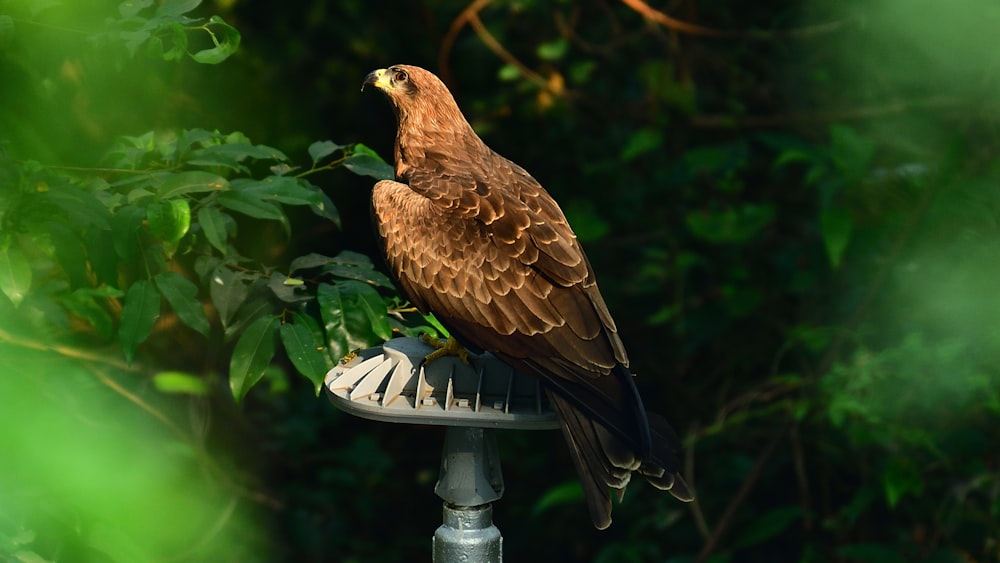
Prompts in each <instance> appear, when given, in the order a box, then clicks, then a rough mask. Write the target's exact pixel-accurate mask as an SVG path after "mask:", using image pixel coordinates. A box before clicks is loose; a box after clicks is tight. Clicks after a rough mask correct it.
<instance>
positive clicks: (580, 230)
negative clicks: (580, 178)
mask: <svg viewBox="0 0 1000 563" xmlns="http://www.w3.org/2000/svg"><path fill="white" fill-rule="evenodd" d="M565 213H566V218H567V219H568V220H569V224H570V225H573V231H574V232H575V233H576V236H577V238H578V239H580V241H581V242H587V241H592V240H598V239H601V238H604V236H605V235H607V234H608V231H609V230H610V226H609V225H608V222H607V220H605V219H604V217H602V216H601V212H600V211H599V210H598V209H597V207H596V206H595V205H594V202H593V201H591V200H589V199H582V198H574V199H571V200H570V201H569V204H568V205H567V206H566V207H565Z"/></svg>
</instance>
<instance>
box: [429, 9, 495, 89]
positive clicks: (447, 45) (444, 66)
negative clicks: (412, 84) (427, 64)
mask: <svg viewBox="0 0 1000 563" xmlns="http://www.w3.org/2000/svg"><path fill="white" fill-rule="evenodd" d="M492 1H493V0H474V1H473V2H472V3H471V4H469V5H468V6H466V7H465V9H464V10H462V12H461V13H460V14H458V16H457V17H456V18H455V20H454V21H452V22H451V27H449V28H448V33H446V34H445V35H444V39H442V40H441V51H440V52H439V53H438V72H440V73H441V80H443V81H444V83H445V84H448V85H451V84H452V79H451V78H452V77H451V70H449V67H448V56H449V55H451V48H452V47H453V46H454V45H455V38H457V37H458V33H459V32H460V31H462V28H463V27H465V26H466V24H468V23H469V18H471V17H473V16H474V15H475V14H478V13H479V11H480V10H482V9H483V8H485V7H486V6H488V5H489V4H490V2H492Z"/></svg>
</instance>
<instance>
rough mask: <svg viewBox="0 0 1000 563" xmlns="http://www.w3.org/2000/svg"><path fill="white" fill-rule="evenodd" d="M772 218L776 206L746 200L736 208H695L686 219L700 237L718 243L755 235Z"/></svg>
mask: <svg viewBox="0 0 1000 563" xmlns="http://www.w3.org/2000/svg"><path fill="white" fill-rule="evenodd" d="M773 218H774V207H773V206H771V205H756V204H746V205H743V206H742V207H739V208H736V209H733V208H728V209H723V210H712V211H707V210H706V211H693V212H691V213H688V214H687V215H686V216H685V221H686V223H687V226H688V228H689V229H690V230H691V233H692V234H693V235H695V236H696V237H698V238H701V239H703V240H706V241H708V242H714V243H719V244H740V243H743V242H746V241H748V240H750V239H751V238H753V237H754V236H756V235H757V234H758V233H759V232H760V231H761V230H763V229H764V228H765V227H766V226H768V225H769V224H770V223H771V220H772V219H773Z"/></svg>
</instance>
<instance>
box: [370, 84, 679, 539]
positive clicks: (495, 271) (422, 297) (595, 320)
mask: <svg viewBox="0 0 1000 563" xmlns="http://www.w3.org/2000/svg"><path fill="white" fill-rule="evenodd" d="M365 84H366V85H373V86H375V87H376V88H378V89H379V90H381V91H382V92H383V93H385V95H386V96H387V97H388V98H389V101H391V102H392V105H393V107H394V108H395V110H396V118H397V120H398V128H397V131H396V147H395V159H396V168H395V173H396V180H395V181H393V180H382V181H380V182H378V183H377V184H375V189H374V191H373V193H372V213H373V216H374V220H375V223H376V226H377V229H378V233H379V235H380V237H381V239H382V243H383V244H384V250H385V257H386V260H387V262H388V265H389V269H390V270H391V273H392V274H393V275H394V276H395V278H396V279H397V280H398V282H399V285H400V288H401V289H402V291H403V293H404V294H405V295H406V296H407V298H409V300H410V301H411V302H412V303H413V304H414V305H415V306H416V307H417V308H419V309H420V310H421V311H422V312H424V313H428V312H430V313H433V314H434V316H435V317H437V319H438V320H439V321H441V323H442V324H443V325H444V326H445V327H446V328H447V329H448V330H449V331H450V332H451V334H452V336H454V337H455V338H457V339H458V341H459V342H460V343H461V344H462V345H463V346H465V347H466V348H468V349H469V350H473V351H482V350H487V351H489V352H491V353H493V354H494V355H495V356H497V357H499V358H500V359H502V360H504V361H505V362H507V363H508V364H510V365H511V366H513V367H515V368H517V369H519V370H521V371H524V372H526V373H529V374H533V375H536V376H538V377H540V378H541V379H542V381H543V382H544V386H545V389H546V392H547V394H548V397H549V400H550V401H551V403H552V405H553V407H554V409H555V410H556V412H557V414H558V415H559V418H560V422H561V426H562V431H563V436H564V437H565V438H566V442H567V444H568V445H569V448H570V451H571V452H572V458H573V461H574V464H575V465H576V469H577V472H578V473H579V475H580V479H581V482H582V484H583V490H584V494H585V497H586V500H587V506H588V507H589V509H590V516H591V519H592V520H593V522H594V526H596V527H597V528H599V529H604V528H607V527H608V526H609V525H610V524H611V492H612V491H614V493H615V496H616V497H617V498H618V500H619V501H620V500H621V496H622V494H623V493H624V491H625V486H626V485H627V484H628V482H629V478H630V477H631V475H632V473H634V472H638V473H639V474H640V475H642V476H643V477H644V478H645V479H646V480H647V481H649V482H650V483H652V484H653V486H655V487H657V488H659V489H663V490H667V491H670V493H671V494H673V495H674V496H675V497H677V498H678V499H680V500H683V501H690V500H691V499H692V498H693V497H692V494H691V490H690V488H689V487H688V485H687V483H685V482H684V479H683V478H682V477H681V475H680V473H679V470H678V463H677V457H676V455H675V454H674V450H675V449H677V448H678V447H679V441H678V439H677V436H676V435H675V434H674V432H673V430H671V428H670V426H669V425H668V424H667V422H666V420H664V419H663V418H662V417H660V416H659V415H656V414H652V413H647V412H646V410H645V408H644V407H643V404H642V399H641V398H640V397H639V393H638V391H637V389H636V387H635V384H634V382H633V380H632V374H631V373H630V372H629V371H628V356H627V355H626V354H625V347H624V346H623V345H622V341H621V339H620V338H619V336H618V330H617V329H616V328H615V322H614V320H613V319H612V318H611V314H610V313H609V312H608V308H607V306H606V305H605V303H604V299H603V298H602V297H601V293H600V291H599V290H598V289H597V282H596V280H595V279H594V272H593V270H592V269H591V267H590V263H589V261H588V260H587V257H586V255H584V253H583V249H582V248H581V247H580V243H579V241H577V239H576V235H574V234H573V230H572V229H571V228H570V226H569V223H568V222H567V221H566V217H565V216H564V215H563V213H562V211H561V210H560V209H559V206H558V205H557V204H556V202H555V200H553V199H552V197H551V196H549V194H548V192H546V191H545V189H543V188H542V186H541V185H540V184H539V183H538V181H536V180H535V179H534V178H532V177H531V175H530V174H528V173H527V172H526V171H525V170H524V169H523V168H521V167H520V166H518V165H517V164H514V163H513V162H511V161H509V160H507V159H506V158H504V157H502V156H500V155H499V154H497V153H496V152H494V151H493V150H491V149H490V148H489V147H488V146H486V144H485V143H483V141H482V140H481V139H480V138H479V136H478V135H476V133H475V131H473V130H472V126H470V125H469V123H468V121H466V119H465V117H464V116H463V115H462V112H461V110H459V108H458V105H457V104H456V103H455V99H454V98H453V97H452V95H451V93H450V92H449V91H448V88H447V87H446V86H445V85H444V84H443V83H442V82H441V80H440V79H438V77H436V76H434V75H433V74H432V73H430V72H428V71H426V70H424V69H422V68H418V67H414V66H409V65H395V66H391V67H389V68H387V69H379V70H376V71H373V72H372V73H370V74H369V75H368V76H367V77H366V78H365Z"/></svg>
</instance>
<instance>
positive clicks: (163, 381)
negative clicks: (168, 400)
mask: <svg viewBox="0 0 1000 563" xmlns="http://www.w3.org/2000/svg"><path fill="white" fill-rule="evenodd" d="M153 386H155V387H156V389H157V391H160V392H162V393H181V394H184V395H208V385H207V384H206V383H205V380H203V379H201V378H200V377H198V376H195V375H191V374H190V373H185V372H182V371H161V372H160V373H158V374H156V375H154V376H153Z"/></svg>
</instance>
